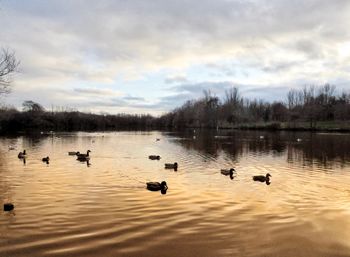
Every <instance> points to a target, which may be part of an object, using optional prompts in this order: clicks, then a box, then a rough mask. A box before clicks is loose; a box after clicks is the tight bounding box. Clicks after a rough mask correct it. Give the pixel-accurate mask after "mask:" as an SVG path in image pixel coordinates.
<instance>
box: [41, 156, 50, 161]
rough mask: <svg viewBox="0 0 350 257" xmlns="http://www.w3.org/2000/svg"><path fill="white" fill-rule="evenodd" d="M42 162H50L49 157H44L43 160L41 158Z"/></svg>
mask: <svg viewBox="0 0 350 257" xmlns="http://www.w3.org/2000/svg"><path fill="white" fill-rule="evenodd" d="M42 161H43V162H49V161H50V157H49V156H47V157H44V158H42Z"/></svg>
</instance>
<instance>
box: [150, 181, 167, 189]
mask: <svg viewBox="0 0 350 257" xmlns="http://www.w3.org/2000/svg"><path fill="white" fill-rule="evenodd" d="M146 185H147V189H148V190H150V191H159V190H161V191H166V190H167V189H168V186H167V184H166V182H165V181H162V182H161V183H159V182H147V183H146Z"/></svg>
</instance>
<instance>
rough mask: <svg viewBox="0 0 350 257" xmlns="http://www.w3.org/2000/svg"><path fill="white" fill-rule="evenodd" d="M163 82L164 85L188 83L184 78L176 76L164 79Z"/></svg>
mask: <svg viewBox="0 0 350 257" xmlns="http://www.w3.org/2000/svg"><path fill="white" fill-rule="evenodd" d="M164 82H165V83H166V84H172V83H185V82H188V79H187V78H186V76H183V75H178V76H171V77H167V78H165V80H164Z"/></svg>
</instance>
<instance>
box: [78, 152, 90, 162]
mask: <svg viewBox="0 0 350 257" xmlns="http://www.w3.org/2000/svg"><path fill="white" fill-rule="evenodd" d="M90 152H91V151H90V150H87V152H86V154H82V153H79V154H77V157H78V160H79V161H87V160H90V156H89V153H90Z"/></svg>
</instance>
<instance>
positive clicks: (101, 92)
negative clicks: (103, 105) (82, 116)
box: [73, 88, 121, 96]
mask: <svg viewBox="0 0 350 257" xmlns="http://www.w3.org/2000/svg"><path fill="white" fill-rule="evenodd" d="M73 91H74V92H76V93H79V94H85V95H92V96H113V95H121V93H120V92H118V91H115V90H111V89H103V88H74V89H73Z"/></svg>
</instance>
